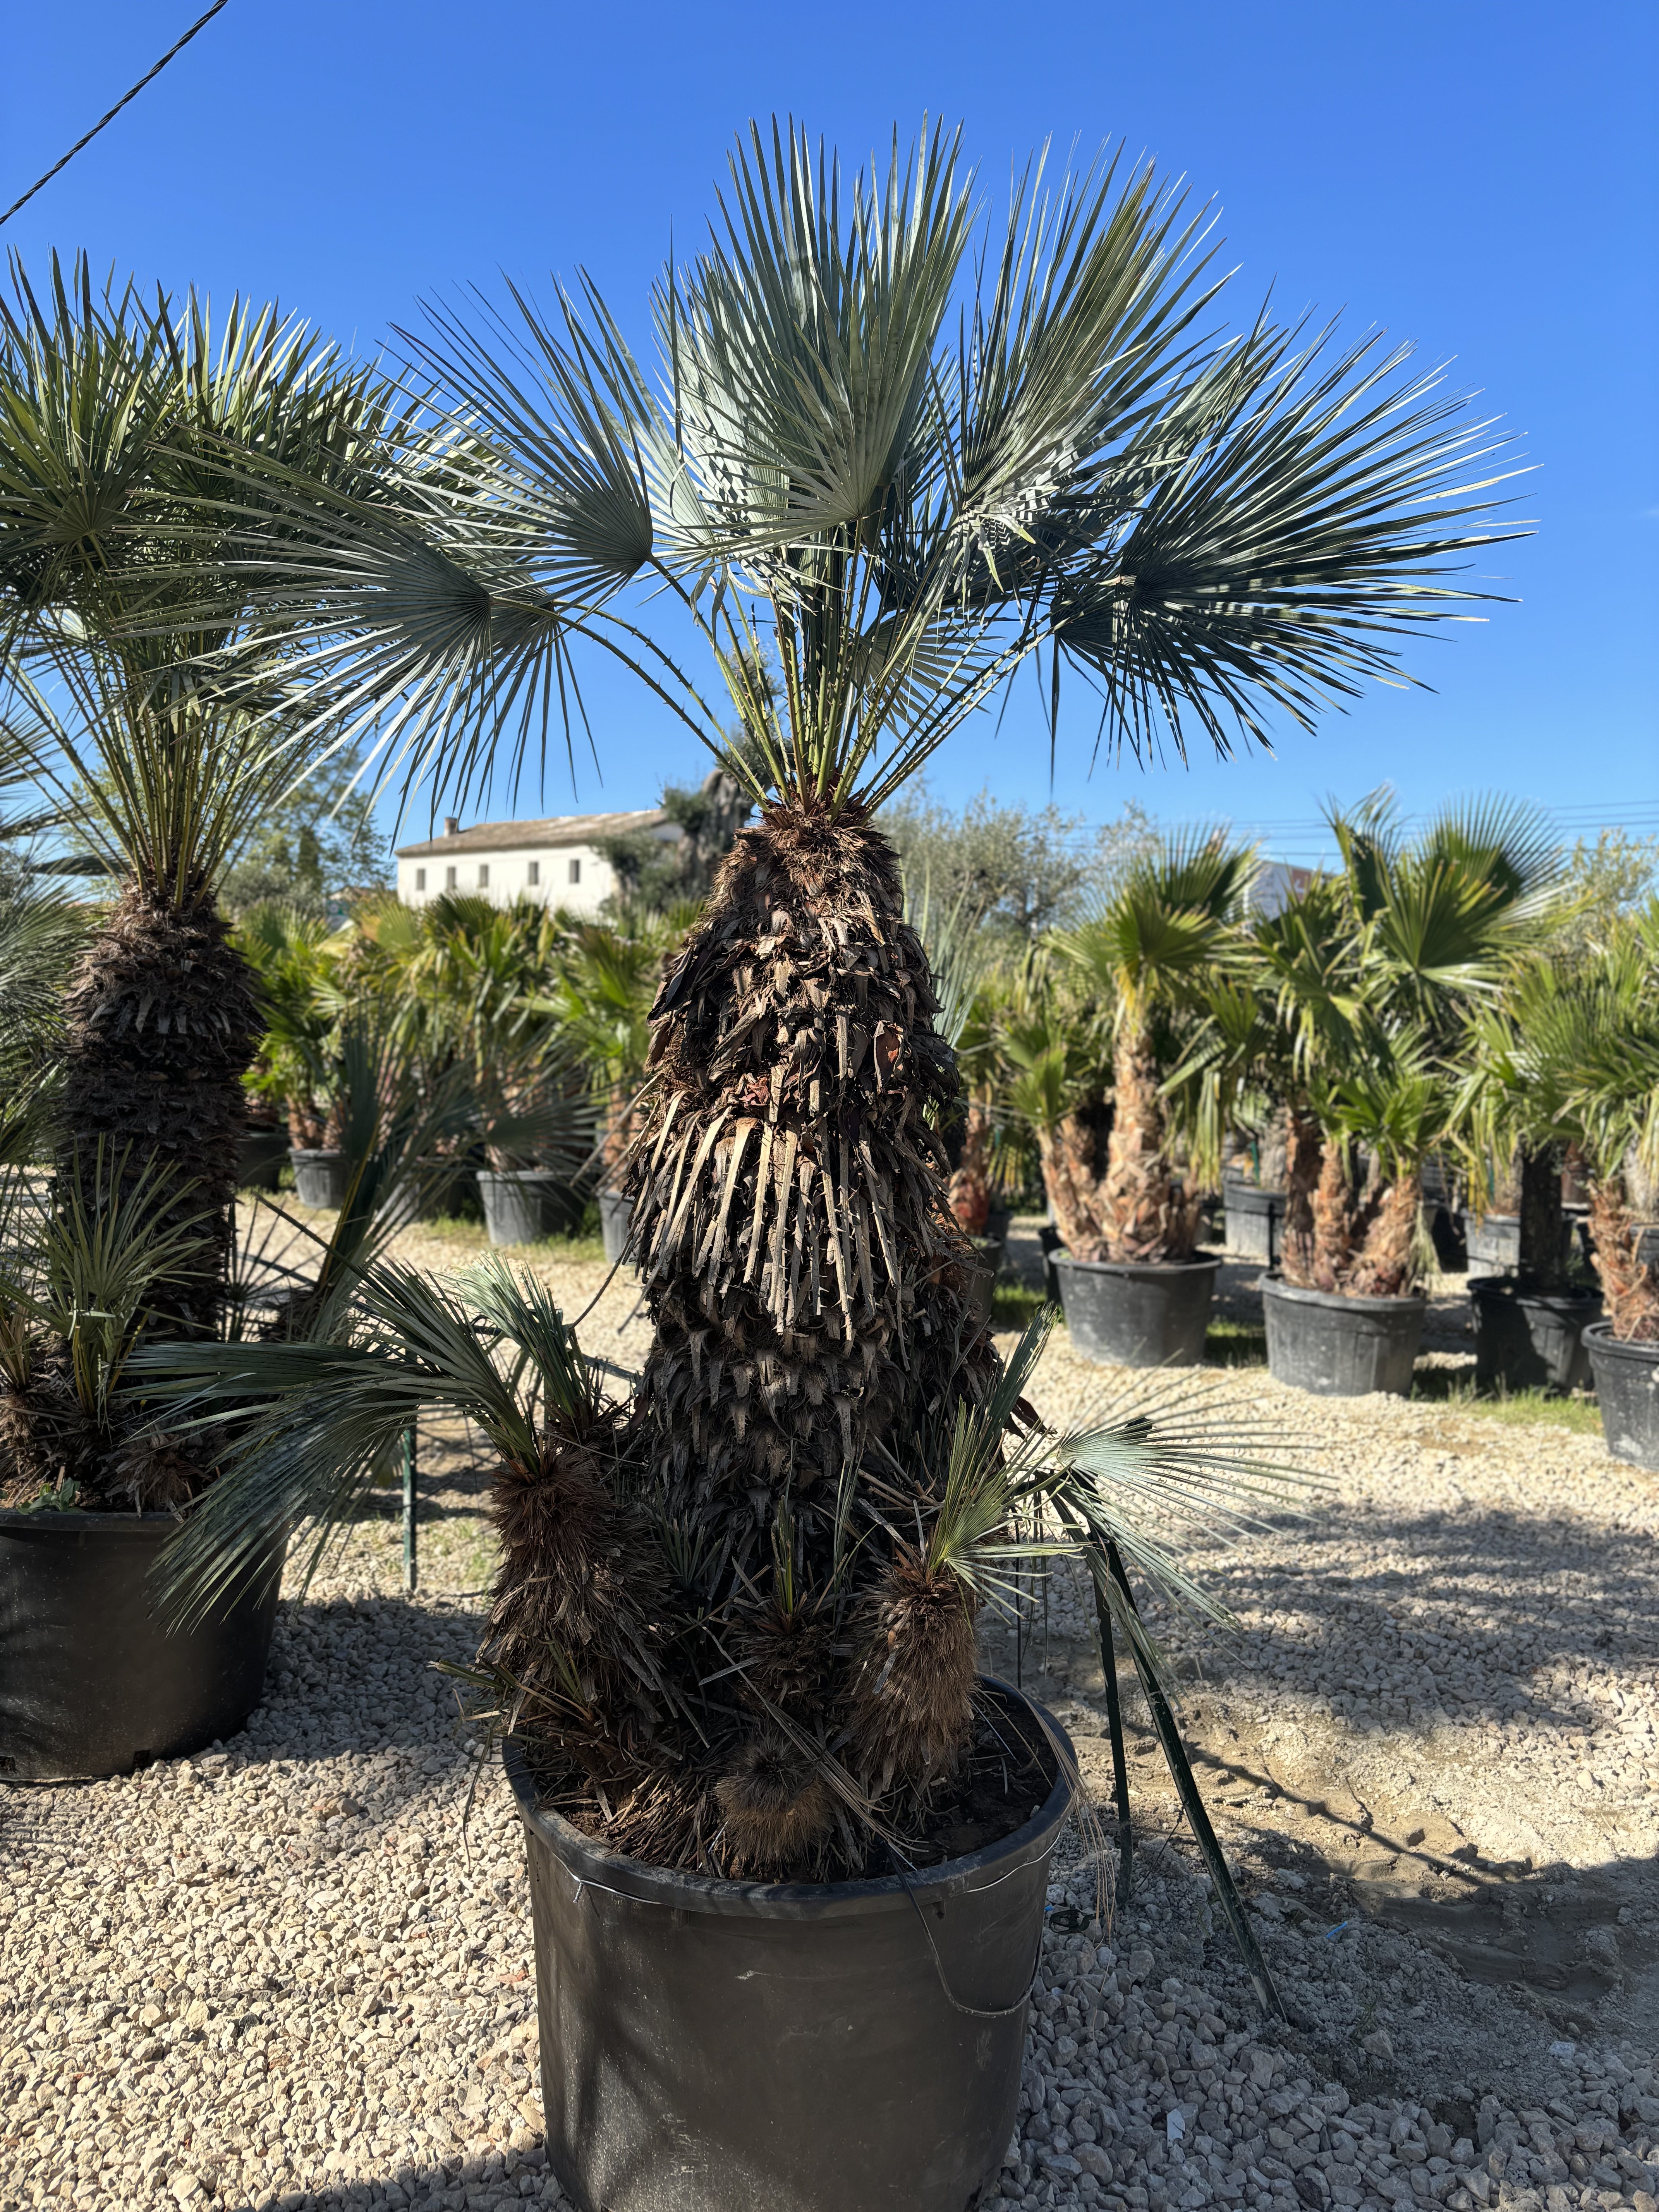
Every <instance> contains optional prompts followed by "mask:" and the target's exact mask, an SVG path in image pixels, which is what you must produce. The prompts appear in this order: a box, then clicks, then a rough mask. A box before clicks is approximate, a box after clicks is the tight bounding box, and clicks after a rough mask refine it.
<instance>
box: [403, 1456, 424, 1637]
mask: <svg viewBox="0 0 1659 2212" xmlns="http://www.w3.org/2000/svg"><path fill="white" fill-rule="evenodd" d="M416 1471H417V1470H416V1459H415V1425H414V1423H413V1422H412V1421H411V1422H410V1425H409V1426H408V1427H407V1428H406V1429H405V1430H404V1589H405V1590H406V1591H408V1593H409V1595H410V1596H411V1597H412V1596H413V1595H415V1592H416V1590H417V1589H419V1588H420V1582H421V1559H420V1537H419V1534H418V1531H417V1529H416V1519H415V1516H416V1512H417V1510H419V1506H420V1492H419V1491H418V1490H417V1489H416Z"/></svg>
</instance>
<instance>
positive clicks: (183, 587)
mask: <svg viewBox="0 0 1659 2212" xmlns="http://www.w3.org/2000/svg"><path fill="white" fill-rule="evenodd" d="M12 276H13V286H12V294H11V296H10V297H9V299H5V300H0V722H3V725H4V726H5V727H6V728H7V729H8V731H9V733H10V736H11V738H12V740H13V742H14V744H16V745H18V746H21V747H23V748H25V749H27V752H28V754H29V756H30V757H31V759H32V763H33V772H34V774H35V775H36V777H37V779H38V781H39V782H40V786H41V787H43V788H44V789H46V790H47V791H49V792H51V793H53V794H54V795H55V798H56V799H57V802H58V805H59V807H60V809H61V810H62V811H64V813H66V814H72V816H73V818H74V819H75V822H76V827H77V829H78V830H79V832H80V834H81V835H82V837H83V838H84V839H85V841H86V842H87V844H88V846H89V847H90V848H91V853H92V855H93V857H94V860H100V861H101V863H102V865H103V866H104V867H105V869H106V871H107V872H108V874H109V875H110V876H111V877H112V878H113V879H114V884H115V885H116V890H115V896H114V899H113V902H112V905H111V907H110V908H109V910H108V912H107V914H106V916H105V917H104V920H103V921H102V925H101V927H100V928H99V930H98V931H97V933H96V934H95V936H94V939H93V941H92V943H91V944H90V945H89V946H88V950H87V952H86V955H85V957H84V958H83V959H82V963H81V964H80V966H79V968H78V969H77V970H76V974H75V975H74V977H73V979H72V980H71V982H70V989H69V994H68V999H67V1002H66V1023H67V1026H66V1031H65V1036H64V1079H63V1089H62V1096H61V1128H62V1135H61V1146H62V1157H63V1161H64V1166H65V1170H66V1171H67V1172H70V1173H71V1174H72V1173H73V1170H74V1167H75V1163H76V1160H77V1159H78V1158H80V1156H81V1155H82V1153H87V1154H88V1155H89V1154H90V1152H92V1151H93V1150H95V1148H96V1146H97V1145H98V1142H99V1140H100V1139H104V1140H105V1141H106V1145H107V1147H108V1152H109V1157H110V1158H111V1160H112V1161H118V1162H119V1163H121V1165H120V1168H119V1171H118V1188H121V1189H124V1190H125V1189H130V1188H131V1187H132V1186H133V1185H134V1184H135V1183H136V1182H137V1181H138V1180H139V1179H143V1178H149V1179H151V1182H152V1185H153V1187H154V1188H161V1184H160V1182H157V1181H156V1180H155V1179H156V1178H162V1177H171V1179H172V1184H173V1189H174V1191H175V1198H174V1201H173V1202H174V1205H175V1206H176V1208H177V1217H176V1218H177V1221H178V1222H183V1221H184V1220H185V1219H186V1218H188V1219H189V1220H190V1221H191V1223H193V1224H194V1228H193V1231H192V1235H193V1239H194V1249H195V1254H196V1257H195V1260H194V1261H193V1262H189V1261H186V1262H185V1263H184V1264H180V1265H175V1266H174V1267H173V1271H172V1273H173V1281H172V1285H171V1289H170V1291H169V1304H171V1306H172V1308H173V1312H174V1316H175V1318H176V1319H177V1320H178V1321H179V1322H184V1323H186V1324H188V1325H190V1326H193V1327H197V1328H200V1327H205V1326H208V1325H210V1323H211V1322H212V1320H213V1318H214V1316H215V1313H216V1306H217V1303H218V1301H219V1299H220V1297H221V1296H222V1288H223V1281H224V1267H225V1261H226V1256H227V1254H228V1249H229V1243H230V1206H231V1200H232V1199H233V1196H234V1192H235V1188H236V1183H237V1172H236V1170H237V1139H238V1136H239V1135H240V1131H241V1128H242V1125H243V1098H242V1091H241V1077H242V1074H243V1072H244V1070H245V1069H246V1066H248V1063H249V1061H250V1060H251V1058H252V1051H253V1044H254V1040H255V1038H256V1036H257V1035H258V1029H259V1017H258V1008H257V1006H256V1001H255V995H254V992H253V988H252V976H251V975H250V972H249V969H248V967H247V965H246V962H245V961H244V960H243V958H242V957H241V955H240V953H239V952H238V951H236V949H235V947H234V945H232V944H231V942H230V941H229V938H228V931H227V926H226V924H225V922H224V921H223V919H222V916H221V915H220V914H219V911H218V908H217V904H216V887H217V885H218V883H219V881H220V878H221V877H222V873H223V871H224V869H225V867H226V866H227V863H228V860H229V859H230V858H231V857H232V856H233V854H234V851H235V848H236V847H237V845H238V843H239V842H240V841H241V840H242V839H244V838H245V837H246V836H247V835H248V834H249V832H250V830H251V829H254V828H256V827H257V824H258V818H259V816H260V813H261V811H262V809H263V808H264V806H265V805H267V804H268V803H269V802H270V801H271V800H272V799H274V798H275V797H276V795H277V794H278V793H281V792H282V791H283V789H284V788H285V787H288V786H289V785H290V784H291V783H292V782H293V781H294V780H295V777H296V776H298V775H301V773H302V772H303V770H304V769H305V768H306V767H307V764H308V763H310V762H311V761H312V760H313V759H314V758H315V757H316V756H317V754H318V752H319V750H321V745H320V743H319V741H316V740H313V739H307V738H301V737H300V736H298V735H297V734H296V730H295V724H294V722H293V721H292V720H284V719H283V715H282V714H281V711H280V709H281V706H282V701H283V688H284V678H283V671H282V668H281V664H280V655H279V654H278V653H276V652H275V651H274V650H273V649H272V648H271V647H269V646H268V645H267V644H266V643H265V641H264V640H263V639H262V638H261V637H260V636H258V635H257V634H256V625H255V624H254V623H253V622H252V620H251V613H252V595H251V593H250V592H249V590H248V589H247V588H246V587H245V586H242V585H241V584H240V583H239V580H238V574H237V569H236V566H235V562H234V559H233V558H232V557H231V548H232V542H233V540H234V536H235V534H236V531H237V529H238V528H239V527H240V526H243V525H245V524H246V521H247V520H248V510H250V509H251V507H252V506H254V505H256V504H257V501H258V495H257V492H256V491H255V490H253V489H251V488H250V487H249V486H248V485H247V483H246V479H245V478H242V477H239V476H237V475H235V474H234V473H233V472H232V471H231V469H230V467H229V465H228V464H229V463H230V461H231V459H232V457H233V456H234V455H237V454H240V455H250V454H254V453H258V454H259V455H261V456H263V457H264V459H266V460H267V461H269V462H270V463H272V464H276V463H278V462H280V463H283V464H285V465H292V466H295V467H299V468H302V469H304V470H305V471H307V473H308V474H309V475H311V476H313V477H315V478H316V479H317V480H318V481H319V483H327V484H330V485H331V486H334V487H336V488H338V489H346V488H356V489H362V490H364V491H365V492H367V491H369V490H370V489H372V486H373V483H374V472H373V471H372V470H369V471H368V472H365V464H366V463H367V461H368V458H369V453H370V450H371V448H373V447H374V443H375V441H376V440H377V439H380V438H384V437H387V436H390V437H391V438H392V444H393V446H394V447H398V449H401V450H406V449H407V429H408V424H407V421H406V419H401V420H400V418H399V416H398V409H400V408H403V407H404V403H403V402H402V401H400V400H394V399H393V398H392V394H391V393H390V392H389V390H388V387H387V386H386V384H385V383H384V381H383V380H380V379H379V378H378V377H376V376H375V374H374V373H373V372H372V371H371V370H368V369H365V368H360V367H348V366H346V365H345V364H344V363H343V362H342V361H341V360H340V358H339V356H337V354H336V353H335V351H334V350H333V349H331V347H328V346H326V345H323V344H320V343H318V342H317V341H315V340H314V339H313V337H311V335H310V334H309V332H308V331H307V330H306V329H305V328H304V327H303V326H302V325H297V324H295V323H291V322H284V321H283V319H281V317H280V316H279V315H278V314H277V313H276V310H275V309H274V308H271V307H246V306H244V305H243V304H242V303H241V302H240V301H234V302H233V303H232V306H231V307H230V310H229V312H228V314H227V315H226V316H225V317H224V319H223V320H222V323H215V322H214V321H213V320H212V319H211V318H210V313H209V308H208V303H207V301H205V300H204V299H200V298H198V297H197V295H194V294H193V293H192V294H189V295H186V296H185V298H184V300H183V301H179V302H177V303H175V302H173V301H171V300H169V299H168V298H167V296H166V295H158V296H157V297H156V298H155V299H154V300H153V301H148V302H146V301H143V299H141V298H140V296H139V295H138V293H137V290H136V289H134V288H133V287H132V286H131V284H129V285H128V286H127V287H125V289H120V290H110V291H104V292H101V293H100V292H95V291H94V287H93V283H92V278H91V274H90V271H89V270H88V267H87V265H86V264H85V263H84V261H81V262H77V263H76V264H75V266H74V268H73V270H64V269H63V268H61V267H60V266H59V265H58V263H57V261H56V260H55V259H54V261H53V264H52V270H51V279H50V283H49V285H48V286H47V287H46V289H45V291H44V292H43V293H42V294H40V295H37V294H36V293H35V292H34V291H33V289H31V287H30V285H29V283H28V282H27V278H26V276H25V275H24V273H23V271H22V270H21V266H20V265H19V264H16V263H14V264H13V271H12ZM389 450H390V448H388V447H386V446H382V447H380V462H381V463H382V464H383V463H384V460H385V459H386V453H387V452H388V451H389ZM236 510H240V512H237V511H236ZM233 659H234V669H233V666H232V661H233ZM186 1183H188V1184H189V1185H190V1186H191V1188H190V1189H189V1190H186V1189H185V1184H186ZM175 1257H176V1255H175Z"/></svg>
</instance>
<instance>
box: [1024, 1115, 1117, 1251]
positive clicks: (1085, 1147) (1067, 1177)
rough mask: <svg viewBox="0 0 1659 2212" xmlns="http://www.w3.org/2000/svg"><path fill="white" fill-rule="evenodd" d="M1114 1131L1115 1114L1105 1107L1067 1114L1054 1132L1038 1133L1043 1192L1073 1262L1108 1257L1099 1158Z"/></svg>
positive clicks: (1058, 1122)
mask: <svg viewBox="0 0 1659 2212" xmlns="http://www.w3.org/2000/svg"><path fill="white" fill-rule="evenodd" d="M1110 1127H1111V1109H1110V1108H1109V1107H1108V1106H1104V1105H1103V1106H1097V1107H1095V1108H1093V1109H1089V1108H1085V1109H1083V1110H1081V1111H1080V1112H1079V1113H1076V1114H1067V1115H1063V1116H1062V1117H1061V1119H1060V1121H1057V1122H1056V1123H1055V1124H1054V1127H1052V1128H1048V1129H1040V1130H1039V1131H1038V1132H1037V1153H1038V1157H1039V1158H1040V1159H1041V1161H1042V1188H1043V1189H1044V1190H1045V1191H1046V1192H1047V1193H1048V1204H1049V1206H1050V1209H1051V1210H1052V1212H1053V1213H1054V1226H1055V1228H1056V1229H1058V1230H1059V1231H1060V1242H1061V1243H1062V1244H1064V1245H1065V1247H1066V1250H1067V1251H1068V1252H1069V1253H1070V1254H1071V1255H1072V1257H1073V1259H1074V1260H1102V1259H1104V1257H1105V1256H1106V1228H1105V1224H1104V1222H1103V1218H1102V1215H1101V1192H1102V1188H1103V1183H1104V1180H1105V1178H1104V1177H1103V1175H1102V1174H1101V1170H1100V1153H1101V1145H1102V1140H1103V1138H1105V1136H1106V1134H1107V1132H1108V1131H1109V1129H1110Z"/></svg>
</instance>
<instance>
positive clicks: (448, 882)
mask: <svg viewBox="0 0 1659 2212" xmlns="http://www.w3.org/2000/svg"><path fill="white" fill-rule="evenodd" d="M454 888H455V871H454V869H453V868H446V869H445V870H444V889H445V890H449V891H453V890H454Z"/></svg>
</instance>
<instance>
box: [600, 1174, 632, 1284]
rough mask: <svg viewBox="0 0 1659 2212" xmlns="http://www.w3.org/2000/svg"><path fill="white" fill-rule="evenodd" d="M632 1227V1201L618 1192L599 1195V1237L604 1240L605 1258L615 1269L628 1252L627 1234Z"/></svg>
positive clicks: (603, 1192) (606, 1192) (605, 1192)
mask: <svg viewBox="0 0 1659 2212" xmlns="http://www.w3.org/2000/svg"><path fill="white" fill-rule="evenodd" d="M633 1225H634V1201H633V1200H632V1199H631V1198H627V1197H624V1195H623V1193H622V1192H621V1191H619V1190H602V1191H601V1192H600V1193H599V1235H600V1236H601V1237H603V1238H604V1240H605V1258H606V1259H607V1260H609V1261H610V1262H611V1266H612V1267H615V1265H616V1264H617V1261H618V1260H621V1259H623V1258H625V1257H626V1255H627V1252H628V1232H629V1230H630V1229H631V1228H632V1227H633Z"/></svg>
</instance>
